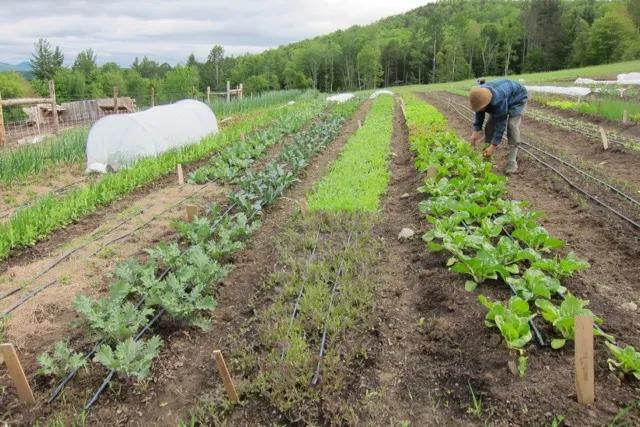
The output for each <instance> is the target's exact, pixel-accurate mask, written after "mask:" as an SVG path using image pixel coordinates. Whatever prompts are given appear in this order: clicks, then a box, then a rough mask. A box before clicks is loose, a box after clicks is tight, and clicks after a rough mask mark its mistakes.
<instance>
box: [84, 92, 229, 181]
mask: <svg viewBox="0 0 640 427" xmlns="http://www.w3.org/2000/svg"><path fill="white" fill-rule="evenodd" d="M217 132H218V122H217V120H216V116H215V114H213V111H211V108H209V107H207V106H206V105H205V104H203V103H202V102H199V101H195V100H192V99H186V100H183V101H179V102H176V103H175V104H170V105H163V106H159V107H153V108H150V109H149V110H147V111H143V112H140V113H133V114H122V115H111V116H107V117H103V118H102V119H100V120H98V121H97V122H96V123H95V124H94V125H93V127H92V128H91V131H90V132H89V136H88V137H87V172H101V173H106V172H108V171H117V170H120V169H121V168H123V167H126V166H128V165H131V164H133V163H134V162H135V161H136V160H138V159H141V158H143V157H151V156H158V155H159V154H162V153H164V152H165V151H167V150H170V149H172V148H179V147H183V146H185V145H189V144H194V143H197V142H200V140H201V139H202V138H203V137H205V136H207V135H210V134H215V133H217Z"/></svg>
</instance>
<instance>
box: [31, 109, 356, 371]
mask: <svg viewBox="0 0 640 427" xmlns="http://www.w3.org/2000/svg"><path fill="white" fill-rule="evenodd" d="M357 105H358V103H357V102H351V103H350V105H349V107H350V108H349V109H344V110H342V111H343V112H344V113H345V115H344V116H335V115H333V116H332V115H328V116H326V117H325V118H324V119H323V120H322V121H320V122H318V123H314V124H313V125H311V126H310V127H309V129H307V130H306V131H303V132H301V133H300V134H299V135H297V136H296V137H295V138H294V141H293V142H292V143H291V144H290V145H287V146H286V147H285V149H283V151H282V152H281V154H280V159H279V160H280V162H277V161H271V162H269V163H268V164H267V165H266V166H265V167H264V169H263V170H262V171H260V172H253V171H246V172H245V173H244V175H243V176H242V177H240V178H237V179H236V180H235V182H236V183H237V185H238V189H237V190H235V191H232V192H231V193H229V194H228V195H227V198H228V201H229V204H230V206H229V207H228V208H226V209H225V208H223V207H222V206H221V205H219V204H214V205H212V206H211V207H210V208H209V209H208V211H207V215H206V216H203V217H198V218H196V219H195V220H194V222H193V223H185V222H176V223H174V224H173V226H174V227H175V229H176V230H177V232H178V236H179V242H180V243H172V244H165V243H161V244H159V245H157V246H156V247H154V248H151V249H147V250H146V252H147V254H148V255H149V260H148V261H147V262H146V263H145V264H144V265H142V264H140V263H138V262H137V261H135V260H127V261H124V262H121V263H118V264H117V266H116V268H115V272H114V275H113V276H114V277H115V278H116V281H114V282H113V283H111V285H110V286H109V294H108V296H107V297H104V298H100V299H91V298H88V297H86V296H82V295H80V296H78V297H77V299H76V301H75V302H74V306H75V308H76V309H77V310H78V311H79V312H80V313H81V314H82V316H83V320H84V322H85V323H86V325H87V326H88V331H89V333H90V335H91V336H92V337H93V339H94V340H95V341H98V342H99V346H98V347H97V351H96V353H95V354H96V356H95V358H94V361H95V362H98V363H99V364H102V365H104V366H105V367H106V368H107V369H110V370H112V371H113V372H115V373H117V374H119V375H120V376H121V377H122V378H123V379H124V380H128V381H132V380H136V379H141V378H144V377H146V376H147V375H148V374H149V372H150V368H151V364H152V361H153V359H154V358H155V357H156V356H157V354H158V353H159V351H160V346H161V344H162V340H161V339H160V337H158V336H154V337H152V338H150V339H148V340H140V339H139V338H140V336H141V335H142V332H138V331H140V330H141V329H142V331H143V332H144V330H145V329H146V328H147V327H148V326H149V324H150V323H152V322H154V319H157V317H159V315H161V314H162V313H165V312H166V313H168V314H169V315H170V316H171V318H172V320H173V321H174V322H176V323H178V325H182V326H196V327H200V328H203V329H206V328H208V327H209V326H210V321H209V317H208V314H209V313H210V312H211V311H213V310H214V309H215V307H216V302H215V300H214V298H213V293H214V291H215V288H214V285H215V284H216V283H218V281H219V280H221V279H222V278H224V277H225V276H226V275H227V274H228V273H229V272H230V271H231V269H232V265H231V264H230V263H229V258H230V255H231V254H232V253H233V252H235V251H237V250H239V249H241V248H242V247H243V240H244V239H245V238H246V237H247V236H248V235H249V234H250V233H251V232H253V231H254V230H255V229H256V228H257V227H259V225H260V223H259V221H258V218H259V216H260V215H261V212H262V209H263V208H264V207H265V206H267V205H270V204H272V203H274V202H275V201H276V200H277V198H278V197H280V196H281V195H282V193H283V192H284V191H285V190H286V189H287V188H288V187H289V186H290V185H292V184H293V183H294V182H296V181H297V178H296V175H298V174H299V173H300V171H301V170H302V167H295V165H303V164H308V163H309V161H310V160H311V158H312V157H313V156H315V155H316V154H317V153H319V152H320V151H321V150H323V149H324V148H325V147H326V146H327V145H328V144H329V143H330V142H331V141H332V140H333V139H334V138H335V137H336V136H337V135H338V133H339V132H340V128H341V126H340V124H341V123H342V121H343V120H344V119H345V117H346V116H347V115H350V114H352V113H353V111H355V108H357ZM285 161H286V162H285ZM245 169H246V168H245ZM232 212H233V213H232ZM182 248H185V249H182ZM160 271H162V273H161V274H158V273H159V272H160ZM134 301H138V303H137V304H134ZM150 319H151V320H150ZM145 325H147V326H145ZM39 361H40V363H41V365H42V371H41V372H42V373H44V374H47V375H52V376H58V377H61V376H63V375H65V374H66V373H69V372H72V371H73V370H74V369H79V368H81V367H83V366H85V365H87V363H88V360H87V358H86V357H82V356H81V355H80V354H78V353H74V352H72V351H71V350H70V349H69V347H68V346H67V344H65V343H63V342H61V343H58V344H56V347H55V350H54V352H53V354H52V355H48V354H43V355H41V356H40V358H39Z"/></svg>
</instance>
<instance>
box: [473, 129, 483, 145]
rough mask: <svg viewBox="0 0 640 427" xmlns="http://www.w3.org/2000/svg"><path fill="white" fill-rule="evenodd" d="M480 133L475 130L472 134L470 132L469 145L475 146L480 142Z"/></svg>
mask: <svg viewBox="0 0 640 427" xmlns="http://www.w3.org/2000/svg"><path fill="white" fill-rule="evenodd" d="M480 138H481V136H480V132H478V131H477V130H474V131H473V132H471V145H473V146H474V148H475V146H476V144H477V143H478V141H480Z"/></svg>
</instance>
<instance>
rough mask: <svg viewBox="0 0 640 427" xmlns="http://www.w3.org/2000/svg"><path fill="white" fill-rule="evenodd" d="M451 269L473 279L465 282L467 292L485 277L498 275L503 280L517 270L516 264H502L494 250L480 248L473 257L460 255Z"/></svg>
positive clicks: (493, 277) (496, 276)
mask: <svg viewBox="0 0 640 427" xmlns="http://www.w3.org/2000/svg"><path fill="white" fill-rule="evenodd" d="M451 271H455V272H456V273H461V274H468V275H470V276H471V277H473V280H468V281H467V282H466V283H465V289H466V290H467V291H469V292H471V291H473V290H475V289H476V287H477V286H478V283H482V282H484V281H485V280H487V279H494V280H495V279H497V278H498V276H500V277H502V279H503V280H507V279H508V278H509V277H510V276H511V273H517V272H518V266H517V265H513V264H512V265H509V266H506V267H505V266H504V265H502V262H501V261H500V260H499V259H498V257H497V256H496V252H495V250H484V249H483V250H480V251H478V252H477V253H476V256H475V257H474V258H470V257H466V256H464V255H463V256H460V257H459V258H458V262H456V263H455V264H453V266H452V267H451Z"/></svg>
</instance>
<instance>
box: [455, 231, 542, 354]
mask: <svg viewBox="0 0 640 427" xmlns="http://www.w3.org/2000/svg"><path fill="white" fill-rule="evenodd" d="M462 225H463V226H464V228H465V229H466V230H467V233H469V234H472V233H471V230H470V229H469V226H468V225H467V223H466V222H465V221H464V220H463V221H462ZM502 230H504V231H505V232H506V233H507V235H508V236H509V237H511V235H510V234H509V232H507V230H505V228H504V227H502ZM511 239H512V240H513V237H511ZM505 283H506V284H507V285H508V286H509V289H510V290H511V293H512V294H513V295H515V296H518V292H516V289H515V288H514V287H513V285H512V284H511V283H509V282H507V281H505ZM529 326H531V329H533V331H534V332H535V334H536V338H538V343H539V344H540V346H541V347H544V346H545V345H546V344H545V341H544V338H543V337H542V333H541V332H540V330H538V327H537V326H536V323H535V322H534V321H533V319H529Z"/></svg>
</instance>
